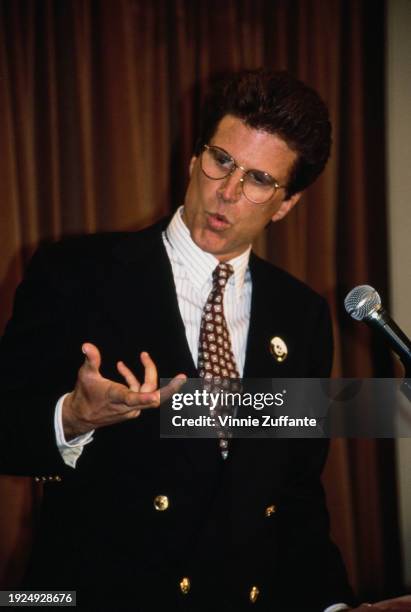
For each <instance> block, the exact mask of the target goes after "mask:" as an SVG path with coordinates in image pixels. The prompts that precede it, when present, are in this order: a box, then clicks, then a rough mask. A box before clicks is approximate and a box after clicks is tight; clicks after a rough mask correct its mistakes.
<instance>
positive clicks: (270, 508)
mask: <svg viewBox="0 0 411 612" xmlns="http://www.w3.org/2000/svg"><path fill="white" fill-rule="evenodd" d="M275 512H277V508H276V506H274V504H273V505H272V506H267V508H266V509H265V512H264V514H265V516H266V517H267V518H268V517H270V516H271V515H272V514H274V513H275Z"/></svg>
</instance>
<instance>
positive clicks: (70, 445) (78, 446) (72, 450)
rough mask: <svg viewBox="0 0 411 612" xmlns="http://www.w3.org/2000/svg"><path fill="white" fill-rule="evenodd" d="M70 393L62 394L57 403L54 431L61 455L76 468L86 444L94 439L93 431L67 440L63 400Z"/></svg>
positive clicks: (67, 463)
mask: <svg viewBox="0 0 411 612" xmlns="http://www.w3.org/2000/svg"><path fill="white" fill-rule="evenodd" d="M67 395H68V393H65V394H64V395H62V396H61V397H60V399H59V401H58V402H57V404H56V410H55V412H54V431H55V434H56V443H57V448H58V449H59V452H60V455H61V457H62V459H63V461H64V463H65V464H66V465H68V466H69V467H72V468H75V467H76V463H77V460H78V458H79V457H80V455H81V453H82V452H83V448H84V446H85V445H86V444H89V443H90V442H91V441H92V439H93V434H94V429H93V431H89V432H88V433H86V434H84V435H82V436H77V438H73V439H72V440H70V441H67V440H66V437H65V435H64V429H63V416H62V415H63V402H64V400H65V398H66V397H67Z"/></svg>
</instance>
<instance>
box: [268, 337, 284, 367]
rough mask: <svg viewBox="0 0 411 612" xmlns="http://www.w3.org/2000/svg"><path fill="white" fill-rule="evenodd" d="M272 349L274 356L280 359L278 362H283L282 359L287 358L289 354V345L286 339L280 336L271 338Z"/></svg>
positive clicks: (277, 359)
mask: <svg viewBox="0 0 411 612" xmlns="http://www.w3.org/2000/svg"><path fill="white" fill-rule="evenodd" d="M270 351H271V354H272V356H273V357H274V359H275V360H276V361H278V363H281V362H282V361H284V360H285V359H287V356H288V348H287V345H286V343H285V342H284V340H283V339H282V338H280V337H279V336H274V338H271V340H270Z"/></svg>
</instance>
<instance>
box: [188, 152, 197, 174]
mask: <svg viewBox="0 0 411 612" xmlns="http://www.w3.org/2000/svg"><path fill="white" fill-rule="evenodd" d="M196 161H197V156H196V155H193V157H192V158H191V159H190V165H189V166H188V173H189V175H190V176H191V174H192V172H193V168H194V164H195V163H196Z"/></svg>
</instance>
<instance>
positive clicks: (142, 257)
mask: <svg viewBox="0 0 411 612" xmlns="http://www.w3.org/2000/svg"><path fill="white" fill-rule="evenodd" d="M166 225H167V223H166V222H163V223H160V224H158V225H156V226H153V227H151V228H148V230H144V231H143V232H144V233H143V235H141V233H139V234H137V235H135V236H131V238H130V239H129V240H127V241H126V242H125V243H124V244H122V245H121V246H120V248H117V249H116V252H115V264H114V272H113V275H112V276H113V277H114V279H113V281H114V286H115V287H116V288H117V289H116V290H115V292H114V293H113V296H112V298H111V299H110V302H109V304H108V305H107V307H108V311H109V313H110V317H111V319H112V321H113V322H114V323H115V325H116V327H117V328H118V329H121V330H122V334H123V337H124V342H125V344H126V345H127V347H128V349H127V350H128V352H130V351H134V355H135V354H136V347H139V350H147V351H149V353H150V354H151V356H152V358H153V360H154V361H155V363H156V365H157V368H158V372H159V377H160V378H171V377H173V376H175V375H176V374H179V373H183V374H186V375H187V377H188V378H197V377H198V372H197V368H196V366H195V364H194V362H193V358H192V355H191V352H190V349H189V346H188V342H187V338H186V334H185V328H184V323H183V320H182V318H181V314H180V310H179V306H178V299H177V294H176V288H175V284H174V279H173V274H172V268H171V263H170V261H169V258H168V256H167V252H166V250H165V247H164V243H163V239H162V235H161V232H162V230H163V229H164V228H165V227H166ZM131 279H133V282H130V280H131ZM134 279H135V280H134ZM124 287H126V288H127V300H124V299H122V300H118V296H121V295H124ZM125 321H126V322H127V321H135V322H136V323H135V325H134V326H132V327H131V328H130V327H127V329H125V326H124V322H125ZM140 347H141V348H140ZM160 410H161V408H160ZM179 442H180V444H179V448H180V449H181V450H182V451H183V452H184V453H185V455H186V458H187V460H188V462H189V464H190V466H191V468H192V469H194V470H196V471H199V472H201V474H202V475H203V476H204V474H207V473H209V474H210V475H214V474H215V472H216V470H218V469H219V467H221V462H222V459H221V456H220V454H219V452H218V445H217V441H216V440H215V439H195V438H184V439H181V440H180V441H179ZM172 448H175V446H174V445H173V447H172Z"/></svg>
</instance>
